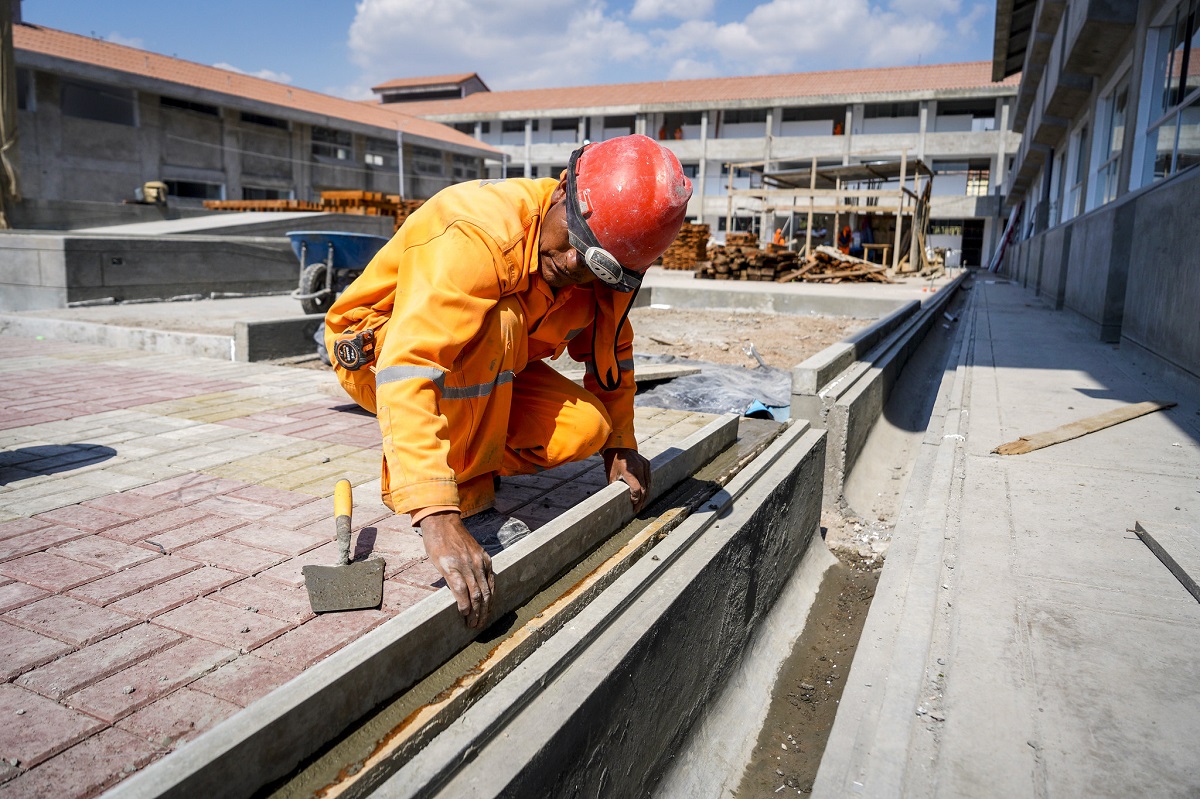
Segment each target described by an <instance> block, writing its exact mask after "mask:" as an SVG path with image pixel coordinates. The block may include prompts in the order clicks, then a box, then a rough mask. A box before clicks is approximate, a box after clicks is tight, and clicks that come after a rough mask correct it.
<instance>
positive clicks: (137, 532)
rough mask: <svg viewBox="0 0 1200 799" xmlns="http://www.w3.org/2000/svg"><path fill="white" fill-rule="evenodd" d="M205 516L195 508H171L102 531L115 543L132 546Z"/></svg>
mask: <svg viewBox="0 0 1200 799" xmlns="http://www.w3.org/2000/svg"><path fill="white" fill-rule="evenodd" d="M205 515H206V514H205V513H204V511H202V510H197V509H195V508H181V507H172V508H169V509H167V510H164V511H160V512H158V513H154V514H152V515H150V516H144V517H142V518H140V519H137V520H135V521H131V522H126V523H125V524H122V525H118V526H116V527H112V528H109V529H108V530H105V531H104V535H105V536H106V537H108V538H112V539H114V540H116V541H124V542H125V543H127V544H132V543H134V542H136V541H142V540H144V539H147V538H152V537H153V536H155V535H156V534H158V533H162V532H164V531H169V530H173V529H175V528H176V527H179V526H181V525H184V524H189V523H191V522H194V521H196V520H197V519H203V518H204V516H205Z"/></svg>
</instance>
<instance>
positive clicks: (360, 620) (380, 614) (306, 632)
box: [256, 610, 391, 671]
mask: <svg viewBox="0 0 1200 799" xmlns="http://www.w3.org/2000/svg"><path fill="white" fill-rule="evenodd" d="M390 617H391V615H390V614H389V613H386V612H384V611H379V610H359V611H355V612H353V613H325V614H322V615H320V616H317V617H316V618H315V619H313V620H312V621H309V622H307V623H305V624H303V625H301V626H300V627H297V628H296V629H294V630H292V631H291V632H288V633H284V634H283V635H281V636H280V637H279V638H276V639H275V640H274V641H271V642H270V643H268V644H265V645H263V646H261V647H259V649H258V650H257V651H256V654H257V655H258V656H259V657H263V658H267V659H268V660H271V661H272V662H274V663H278V664H279V665H281V666H284V667H287V668H291V669H295V670H297V671H299V670H303V669H306V668H308V667H309V666H311V665H312V664H314V663H317V662H318V661H321V660H324V659H325V658H326V657H328V656H329V655H331V654H333V653H334V652H336V651H338V650H339V649H341V648H342V647H343V646H345V645H346V644H348V643H350V642H351V641H353V640H355V639H357V638H359V637H360V636H362V635H363V634H365V633H366V632H368V631H369V630H370V629H371V628H373V627H376V626H378V625H379V624H382V623H383V622H385V621H387V620H388V619H389V618H390Z"/></svg>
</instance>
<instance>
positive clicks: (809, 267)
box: [777, 246, 892, 283]
mask: <svg viewBox="0 0 1200 799" xmlns="http://www.w3.org/2000/svg"><path fill="white" fill-rule="evenodd" d="M777 280H778V282H780V283H787V282H789V281H793V280H803V281H805V282H808V283H844V282H857V283H868V282H875V283H891V282H892V281H891V279H889V278H888V276H887V267H886V266H883V265H881V264H876V263H872V262H870V261H864V260H863V259H862V258H855V257H854V256H853V255H847V254H846V253H844V252H842V251H841V250H838V249H836V248H834V247H827V246H821V247H817V248H816V249H815V250H814V251H813V254H812V256H811V257H810V258H808V260H807V261H806V262H805V263H804V264H803V265H801V266H799V267H798V268H796V269H794V270H792V271H790V272H787V273H785V274H782V275H780V276H779V277H778V278H777Z"/></svg>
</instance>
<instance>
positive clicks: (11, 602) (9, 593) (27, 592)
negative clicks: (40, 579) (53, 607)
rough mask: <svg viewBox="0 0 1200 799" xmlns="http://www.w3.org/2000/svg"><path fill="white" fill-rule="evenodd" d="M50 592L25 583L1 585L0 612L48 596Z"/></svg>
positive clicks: (5, 611)
mask: <svg viewBox="0 0 1200 799" xmlns="http://www.w3.org/2000/svg"><path fill="white" fill-rule="evenodd" d="M47 595H48V592H46V591H43V590H42V589H40V588H36V587H34V586H32V585H26V584H25V583H18V582H9V583H7V584H6V585H2V586H0V613H7V612H8V611H10V610H12V609H13V608H19V607H21V606H22V605H28V604H29V603H30V602H33V601H35V600H38V599H41V598H42V597H44V596H47Z"/></svg>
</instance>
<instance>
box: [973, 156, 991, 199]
mask: <svg viewBox="0 0 1200 799" xmlns="http://www.w3.org/2000/svg"><path fill="white" fill-rule="evenodd" d="M991 177H992V169H991V164H990V163H989V162H988V161H987V160H986V159H971V160H970V161H968V162H967V196H968V197H986V196H987V193H988V185H989V183H990V182H991Z"/></svg>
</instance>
